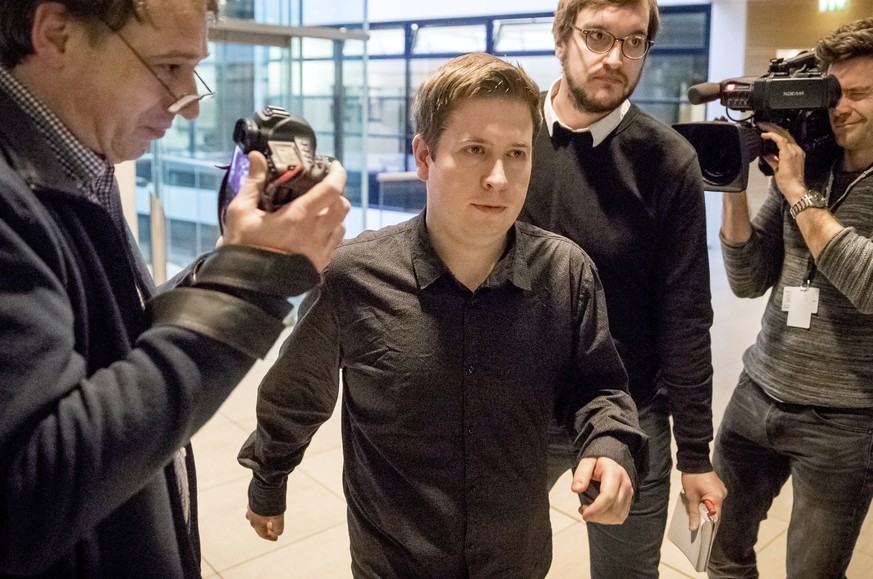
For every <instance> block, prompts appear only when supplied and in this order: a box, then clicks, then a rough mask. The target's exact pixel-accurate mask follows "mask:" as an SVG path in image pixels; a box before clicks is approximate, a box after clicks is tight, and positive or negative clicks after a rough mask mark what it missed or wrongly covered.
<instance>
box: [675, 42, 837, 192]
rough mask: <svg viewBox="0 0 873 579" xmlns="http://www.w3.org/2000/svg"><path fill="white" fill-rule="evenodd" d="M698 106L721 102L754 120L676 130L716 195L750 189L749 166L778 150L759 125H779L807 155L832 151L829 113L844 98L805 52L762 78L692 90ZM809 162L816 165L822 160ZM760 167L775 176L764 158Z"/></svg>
mask: <svg viewBox="0 0 873 579" xmlns="http://www.w3.org/2000/svg"><path fill="white" fill-rule="evenodd" d="M688 99H689V101H690V102H691V103H692V104H700V103H704V102H709V101H714V100H716V99H719V100H720V102H721V104H722V106H724V107H725V108H727V109H730V110H735V111H750V112H751V115H750V116H748V117H746V118H745V119H743V120H741V121H738V122H736V123H726V122H722V121H711V122H701V123H679V124H675V125H673V128H674V129H676V130H677V131H678V132H679V133H680V134H681V135H682V136H683V137H685V138H686V139H687V140H688V141H689V142H690V143H691V145H692V146H693V147H694V149H695V150H696V151H697V156H698V159H699V161H700V169H701V172H702V173H703V181H704V183H705V185H706V189H707V190H710V191H743V190H745V188H746V186H747V185H748V179H749V164H750V163H751V162H752V161H753V160H755V159H756V158H758V157H760V156H761V155H762V154H765V153H768V152H772V151H773V150H774V149H775V146H774V145H773V143H771V142H769V141H765V140H763V139H761V137H760V134H761V132H762V131H761V130H760V129H758V123H761V122H770V123H774V124H777V125H779V126H781V127H783V128H785V129H786V130H788V132H789V133H791V135H792V136H793V137H794V139H795V141H797V143H798V144H799V145H800V146H801V147H803V149H804V150H805V151H806V152H807V153H810V152H813V151H815V152H816V153H821V152H823V151H825V150H826V149H832V148H833V147H834V146H835V145H834V144H833V134H832V132H831V127H830V122H829V120H828V116H827V109H829V108H831V107H833V106H835V105H836V104H837V102H838V101H839V99H840V84H839V82H838V81H837V79H836V78H835V77H833V76H831V75H826V74H824V73H823V72H821V71H819V70H818V69H817V68H816V67H815V55H814V54H813V53H812V52H810V51H804V52H801V53H800V54H799V55H797V56H795V57H793V58H790V59H787V60H786V59H782V58H778V59H773V60H771V61H770V69H769V71H768V73H767V74H766V75H764V76H762V77H739V78H732V79H727V80H724V81H722V82H720V83H717V84H716V83H703V84H701V85H695V86H693V87H691V88H690V89H688ZM807 159H808V160H809V161H810V162H815V160H816V159H811V158H810V157H809V156H808V157H807ZM758 167H759V168H760V169H761V171H762V172H763V173H764V174H766V175H770V174H772V170H771V169H770V166H769V165H767V164H766V163H765V162H764V161H763V160H761V159H759V161H758Z"/></svg>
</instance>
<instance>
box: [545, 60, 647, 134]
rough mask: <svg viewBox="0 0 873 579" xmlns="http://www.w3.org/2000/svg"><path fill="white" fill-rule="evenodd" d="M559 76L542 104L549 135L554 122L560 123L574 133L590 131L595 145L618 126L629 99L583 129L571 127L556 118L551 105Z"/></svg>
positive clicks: (556, 90) (628, 107) (558, 84)
mask: <svg viewBox="0 0 873 579" xmlns="http://www.w3.org/2000/svg"><path fill="white" fill-rule="evenodd" d="M561 78H563V77H559V78H558V80H556V81H555V82H553V83H552V86H551V88H550V89H549V94H548V95H546V96H547V98H546V99H545V103H544V104H543V118H544V119H545V121H546V128H547V129H548V130H549V136H550V137H551V136H552V131H553V129H554V126H555V123H560V125H561V126H562V127H564V128H566V129H567V130H568V131H573V132H574V133H588V132H590V133H591V140H592V142H593V146H595V147H596V146H597V145H599V144H600V143H602V142H603V140H604V139H605V138H606V137H608V136H609V134H610V133H611V132H612V131H614V130H615V129H616V127H618V125H619V124H620V123H621V120H622V119H623V118H624V115H626V114H627V112H628V111H629V110H630V106H631V103H630V101H629V100H627V99H625V100H624V102H623V103H621V105H620V106H618V107H616V108H615V109H614V110H613V111H612V112H610V113H609V114H608V115H606V116H605V117H603V118H602V119H600V120H599V121H597V122H595V123H592V124H591V126H590V127H586V128H584V129H571V128H570V127H568V126H567V125H566V124H565V123H564V122H563V121H562V120H561V119H560V118H558V113H557V112H555V109H554V107H552V99H553V98H554V97H555V95H556V94H557V93H558V87H559V86H560V84H561Z"/></svg>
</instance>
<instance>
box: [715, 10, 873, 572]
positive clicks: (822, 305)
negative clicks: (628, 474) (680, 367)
mask: <svg viewBox="0 0 873 579" xmlns="http://www.w3.org/2000/svg"><path fill="white" fill-rule="evenodd" d="M815 54H816V59H817V60H818V64H819V67H820V68H821V70H822V71H826V72H828V73H829V74H832V75H834V76H835V77H836V78H837V80H838V81H839V84H840V87H841V90H842V96H841V98H840V100H839V102H838V103H837V104H836V106H834V107H833V108H832V109H830V110H829V118H830V124H831V128H832V129H833V133H834V137H835V140H836V143H837V145H838V146H839V147H840V149H839V152H838V154H836V155H835V157H834V159H833V160H832V162H831V163H812V164H811V163H809V161H811V160H817V159H807V158H805V154H804V152H803V149H801V147H800V146H798V145H797V143H796V142H795V140H794V139H793V138H792V137H791V135H790V134H789V133H788V132H787V131H786V130H784V129H783V128H781V127H779V126H776V125H770V124H765V123H761V124H760V125H759V126H761V128H762V129H764V130H766V131H768V132H765V133H764V134H763V135H762V136H763V137H764V139H767V140H769V141H772V142H773V143H775V145H776V147H777V148H778V153H777V154H769V155H765V157H764V158H765V160H766V162H767V163H768V164H769V165H770V167H771V168H772V169H773V171H774V177H773V179H772V180H771V187H770V191H769V194H768V197H767V199H766V201H765V202H764V204H763V206H762V207H761V210H760V211H759V213H758V214H757V215H756V216H755V218H754V220H752V221H750V218H749V209H748V204H747V200H746V193H745V192H742V193H726V194H725V195H724V219H723V225H722V230H721V236H722V246H723V253H724V260H725V266H726V268H727V273H728V279H729V281H730V284H731V288H732V289H733V291H734V293H735V294H736V295H738V296H740V297H757V296H761V295H763V294H764V293H766V292H767V291H768V290H770V297H769V301H768V303H767V309H766V311H765V314H764V317H763V320H762V330H761V332H760V333H759V334H758V338H757V342H756V343H755V345H753V346H751V347H750V348H749V349H748V350H747V351H746V352H745V354H744V356H743V362H744V370H743V373H742V374H741V375H740V380H739V384H738V386H737V388H736V390H735V391H734V394H733V397H732V398H731V401H730V403H729V404H728V407H727V409H726V411H725V415H724V419H723V421H722V424H721V428H720V430H719V433H718V436H717V438H716V445H715V454H714V466H715V468H716V472H718V474H719V476H721V478H722V479H723V480H724V482H725V484H726V485H727V486H728V488H730V489H731V495H730V496H729V497H728V498H727V499H726V500H725V503H724V511H723V513H724V515H723V518H722V522H721V527H720V528H719V532H718V534H717V536H716V539H715V545H714V549H713V555H712V560H711V562H710V566H709V575H710V577H730V578H732V579H733V578H738V577H757V576H758V572H757V568H756V561H755V551H754V546H755V543H756V541H757V534H758V528H759V525H760V523H761V521H762V520H764V518H765V517H766V516H767V511H768V510H769V508H770V505H771V503H772V501H773V498H774V497H776V496H777V495H778V494H779V492H780V489H781V488H782V486H783V485H784V483H785V482H786V480H787V479H788V477H789V476H790V477H791V479H792V487H793V491H794V500H793V507H792V508H793V511H792V515H791V523H790V525H789V530H788V532H789V535H790V538H791V539H790V541H789V545H788V556H787V569H788V577H844V576H845V572H846V568H847V567H848V565H849V561H850V559H851V557H852V551H853V548H854V545H855V541H856V539H857V537H858V533H859V530H860V528H861V525H862V523H863V521H864V517H865V515H866V513H867V509H868V507H869V505H870V499H871V493H873V485H871V484H870V481H871V480H873V465H871V462H870V448H871V443H873V241H871V238H870V237H869V236H870V232H871V230H873V19H871V18H868V19H864V20H859V21H856V22H853V23H850V24H847V25H844V26H842V27H840V28H839V29H837V30H836V31H835V32H833V33H831V34H829V35H827V36H825V37H824V38H823V39H822V40H821V41H819V43H818V45H817V47H816V50H815ZM816 165H824V166H825V167H829V169H825V170H824V171H821V172H818V171H816V172H812V171H809V168H810V167H813V166H816ZM805 167H806V168H807V169H806V170H805ZM807 171H809V172H808V173H807Z"/></svg>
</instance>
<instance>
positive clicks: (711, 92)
mask: <svg viewBox="0 0 873 579" xmlns="http://www.w3.org/2000/svg"><path fill="white" fill-rule="evenodd" d="M720 96H721V84H719V83H717V82H702V83H700V84H695V85H694V86H692V87H690V88H689V89H688V102H690V103H691V104H693V105H702V104H703V103H708V102H711V101H714V100H716V99H718V98H719V97H720Z"/></svg>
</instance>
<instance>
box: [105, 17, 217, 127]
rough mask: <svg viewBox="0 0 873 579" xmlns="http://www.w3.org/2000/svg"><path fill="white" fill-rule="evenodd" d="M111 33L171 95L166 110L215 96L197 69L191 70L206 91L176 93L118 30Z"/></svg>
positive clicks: (177, 110) (175, 111) (171, 111)
mask: <svg viewBox="0 0 873 579" xmlns="http://www.w3.org/2000/svg"><path fill="white" fill-rule="evenodd" d="M112 33H113V34H115V36H117V37H118V38H119V40H121V42H123V43H124V45H125V46H126V47H127V48H128V49H130V51H131V52H132V53H133V55H134V56H135V57H136V59H137V60H139V61H140V62H141V63H142V64H143V66H145V67H146V68H147V69H148V71H149V72H150V73H152V76H153V77H155V80H157V81H158V82H159V83H161V86H162V87H164V89H165V90H166V91H167V92H168V93H169V94H170V96H171V97H173V104H171V105H170V106H168V107H167V112H169V113H171V114H174V115H175V114H178V113H180V112H181V111H182V110H184V109H185V107H187V106H190V105H192V104H194V103H196V102H199V101H202V100H203V99H207V98H210V97H213V96H215V92H214V91H213V90H212V89H211V88H209V85H208V84H206V81H205V80H203V78H202V77H201V76H200V75H199V74H198V73H197V69H194V70H193V72H194V76H196V77H197V80H199V81H200V84H202V85H203V88H205V89H206V92H203V93H199V94H186V95H182V96H179V95H177V94H176V93H175V92H174V91H173V89H171V88H170V85H168V84H167V83H166V82H164V80H163V79H162V78H161V77H160V76H159V75H158V73H156V72H155V70H154V69H153V68H152V66H151V65H150V64H149V63H148V62H146V59H145V58H143V56H142V55H141V54H140V53H139V52H138V51H137V50H136V49H135V48H134V47H133V46H132V45H131V44H130V43H129V42H128V41H127V39H126V38H125V37H124V36H122V35H121V34H119V33H118V31H116V30H113V31H112Z"/></svg>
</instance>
